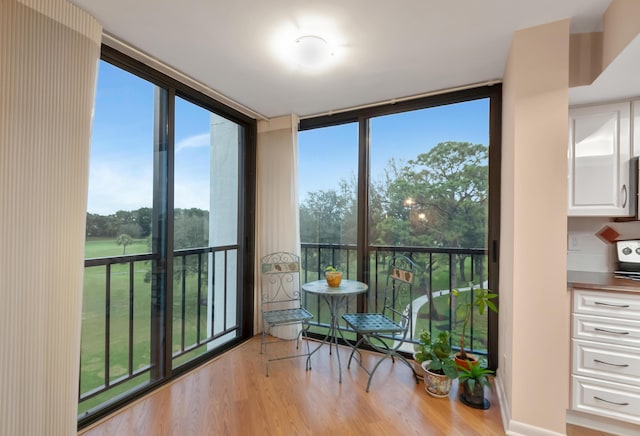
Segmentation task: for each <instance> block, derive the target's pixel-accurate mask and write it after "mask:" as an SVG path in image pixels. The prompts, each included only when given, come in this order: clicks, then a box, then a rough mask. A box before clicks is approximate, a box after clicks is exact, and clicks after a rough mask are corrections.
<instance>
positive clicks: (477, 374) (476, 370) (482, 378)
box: [458, 360, 493, 391]
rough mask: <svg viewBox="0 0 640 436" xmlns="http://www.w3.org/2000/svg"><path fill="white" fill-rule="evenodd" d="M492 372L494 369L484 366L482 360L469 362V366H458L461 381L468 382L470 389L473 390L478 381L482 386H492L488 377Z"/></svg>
mask: <svg viewBox="0 0 640 436" xmlns="http://www.w3.org/2000/svg"><path fill="white" fill-rule="evenodd" d="M491 374H493V371H492V370H490V369H487V368H485V367H483V366H482V362H480V360H478V361H475V362H469V368H465V367H464V366H458V380H459V381H460V383H466V384H467V386H468V387H469V390H470V391H473V389H474V388H475V386H476V383H478V384H480V386H491V385H490V383H489V378H488V376H489V375H491Z"/></svg>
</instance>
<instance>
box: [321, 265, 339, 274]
mask: <svg viewBox="0 0 640 436" xmlns="http://www.w3.org/2000/svg"><path fill="white" fill-rule="evenodd" d="M324 270H325V271H326V272H338V270H337V269H336V267H335V266H333V265H327V267H326V268H325V269H324Z"/></svg>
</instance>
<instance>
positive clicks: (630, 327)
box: [572, 314, 640, 347]
mask: <svg viewBox="0 0 640 436" xmlns="http://www.w3.org/2000/svg"><path fill="white" fill-rule="evenodd" d="M572 318H573V337H574V338H575V339H586V340H588V341H597V342H606V343H609V344H617V345H627V346H632V347H639V346H640V321H631V320H627V319H614V318H604V317H601V316H590V315H580V314H573V316H572Z"/></svg>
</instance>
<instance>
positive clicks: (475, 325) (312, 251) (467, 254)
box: [301, 243, 488, 355]
mask: <svg viewBox="0 0 640 436" xmlns="http://www.w3.org/2000/svg"><path fill="white" fill-rule="evenodd" d="M396 253H400V254H404V255H406V256H408V257H409V258H411V259H412V260H413V261H414V262H416V264H417V265H418V272H417V274H416V277H417V280H416V283H415V285H414V287H413V289H412V293H411V295H409V296H408V298H407V299H406V300H404V301H402V302H400V303H399V304H401V305H402V306H401V307H396V309H397V310H399V311H407V312H408V313H409V314H410V315H411V316H410V332H412V334H411V341H412V342H414V343H417V342H418V337H419V335H420V332H421V331H422V330H428V331H430V332H432V334H434V333H436V332H438V331H440V330H447V331H449V332H451V342H452V346H453V348H454V349H456V348H457V347H456V344H458V343H459V338H460V335H461V324H462V320H458V319H456V313H455V312H456V310H455V309H456V301H455V296H453V295H452V294H451V293H450V291H451V290H452V289H457V290H459V291H460V292H461V293H462V296H463V297H465V298H466V296H465V295H464V293H465V292H470V293H472V295H471V298H472V297H473V292H474V290H476V289H479V288H486V287H487V250H486V249H466V248H434V247H397V246H372V247H370V248H369V277H368V279H367V280H368V282H369V283H368V284H369V293H368V296H367V297H363V298H366V300H367V301H366V303H365V304H366V305H365V306H364V307H367V308H368V310H369V311H370V312H375V311H378V310H381V306H382V304H383V301H382V298H383V297H382V294H381V293H382V291H383V287H384V285H385V283H386V267H387V262H388V259H389V257H390V256H392V255H393V254H396ZM301 260H302V270H303V281H312V280H319V279H321V278H323V267H324V266H326V265H334V266H339V267H340V268H341V269H342V271H343V273H344V276H345V278H348V279H355V278H356V246H355V245H348V244H309V243H303V244H302V256H301ZM305 298H306V300H305V304H306V305H307V308H309V309H310V310H311V311H312V312H314V315H315V320H314V323H315V326H316V327H317V328H316V329H315V331H318V332H319V331H321V329H322V328H323V327H325V326H327V323H328V320H329V309H328V307H326V304H324V305H323V302H322V301H320V299H319V298H317V297H309V296H305ZM356 307H357V301H356V297H354V298H351V299H348V300H347V302H346V304H345V307H344V308H342V310H344V311H348V312H352V311H356ZM341 327H342V331H343V333H344V334H345V337H346V338H350V337H352V332H349V331H348V329H347V328H346V326H344V325H342V326H341ZM466 335H467V336H466V342H465V344H466V348H468V349H469V350H471V351H472V352H473V353H476V354H480V355H486V354H487V341H488V319H487V314H486V313H485V314H484V315H483V316H479V315H478V314H477V313H472V319H471V322H470V326H469V330H468V331H467V332H466ZM404 350H405V351H407V352H411V351H413V347H412V346H411V345H410V344H406V347H405V348H404Z"/></svg>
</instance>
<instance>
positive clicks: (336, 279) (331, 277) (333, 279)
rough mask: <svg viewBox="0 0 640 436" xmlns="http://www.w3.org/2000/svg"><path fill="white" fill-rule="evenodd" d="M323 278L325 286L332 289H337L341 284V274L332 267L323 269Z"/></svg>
mask: <svg viewBox="0 0 640 436" xmlns="http://www.w3.org/2000/svg"><path fill="white" fill-rule="evenodd" d="M324 276H325V278H326V279H327V284H328V285H329V286H331V287H332V288H337V287H338V286H340V282H342V272H341V271H338V270H337V269H336V268H335V267H334V266H333V265H329V266H327V267H326V268H325V269H324Z"/></svg>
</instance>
